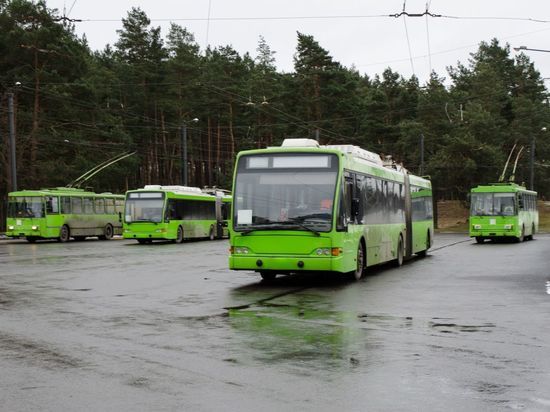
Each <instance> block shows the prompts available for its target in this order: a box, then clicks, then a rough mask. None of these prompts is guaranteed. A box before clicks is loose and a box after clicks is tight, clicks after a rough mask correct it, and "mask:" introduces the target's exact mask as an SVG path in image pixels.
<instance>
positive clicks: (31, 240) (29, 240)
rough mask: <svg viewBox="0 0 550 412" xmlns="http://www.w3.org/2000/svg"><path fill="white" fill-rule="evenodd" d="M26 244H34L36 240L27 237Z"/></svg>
mask: <svg viewBox="0 0 550 412" xmlns="http://www.w3.org/2000/svg"><path fill="white" fill-rule="evenodd" d="M27 242H29V243H36V238H35V237H33V236H27Z"/></svg>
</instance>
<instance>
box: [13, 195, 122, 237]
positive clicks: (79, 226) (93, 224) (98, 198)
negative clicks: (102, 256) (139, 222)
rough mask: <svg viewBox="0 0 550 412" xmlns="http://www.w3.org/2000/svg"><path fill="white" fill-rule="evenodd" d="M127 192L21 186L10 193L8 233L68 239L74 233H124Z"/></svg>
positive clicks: (85, 235)
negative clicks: (27, 188)
mask: <svg viewBox="0 0 550 412" xmlns="http://www.w3.org/2000/svg"><path fill="white" fill-rule="evenodd" d="M123 205H124V196H123V195H114V194H112V193H94V192H90V191H86V190H83V189H76V188H65V187H58V188H53V189H41V190H21V191H17V192H11V193H8V218H7V221H6V227H7V232H6V235H7V236H9V237H12V238H26V239H27V240H28V241H29V242H31V243H33V242H35V241H37V240H40V239H57V240H59V241H60V242H66V241H68V240H69V239H70V238H71V237H72V238H74V239H76V240H83V239H85V238H86V237H89V236H97V237H98V238H99V239H111V238H112V237H113V236H114V235H120V234H121V233H122V224H121V223H120V219H119V212H121V211H122V207H123Z"/></svg>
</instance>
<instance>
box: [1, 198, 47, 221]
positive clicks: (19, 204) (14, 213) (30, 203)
mask: <svg viewBox="0 0 550 412" xmlns="http://www.w3.org/2000/svg"><path fill="white" fill-rule="evenodd" d="M42 200H43V198H42V197H41V196H17V197H10V198H9V201H8V217H15V218H21V217H34V218H38V217H44V203H43V202H42Z"/></svg>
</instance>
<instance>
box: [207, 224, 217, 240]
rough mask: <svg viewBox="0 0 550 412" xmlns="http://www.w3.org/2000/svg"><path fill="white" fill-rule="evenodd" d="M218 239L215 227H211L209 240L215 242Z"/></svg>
mask: <svg viewBox="0 0 550 412" xmlns="http://www.w3.org/2000/svg"><path fill="white" fill-rule="evenodd" d="M215 238H216V234H215V233H214V226H210V233H209V234H208V239H210V240H214V239H215Z"/></svg>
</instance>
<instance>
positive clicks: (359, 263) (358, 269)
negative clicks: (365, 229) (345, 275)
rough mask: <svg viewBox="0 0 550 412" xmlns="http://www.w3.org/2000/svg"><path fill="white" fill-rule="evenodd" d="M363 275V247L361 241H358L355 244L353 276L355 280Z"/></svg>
mask: <svg viewBox="0 0 550 412" xmlns="http://www.w3.org/2000/svg"><path fill="white" fill-rule="evenodd" d="M364 275H365V248H364V247H363V243H361V242H359V246H357V257H356V259H355V270H354V271H353V278H354V279H355V280H359V279H361V278H362V277H363V276H364Z"/></svg>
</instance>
